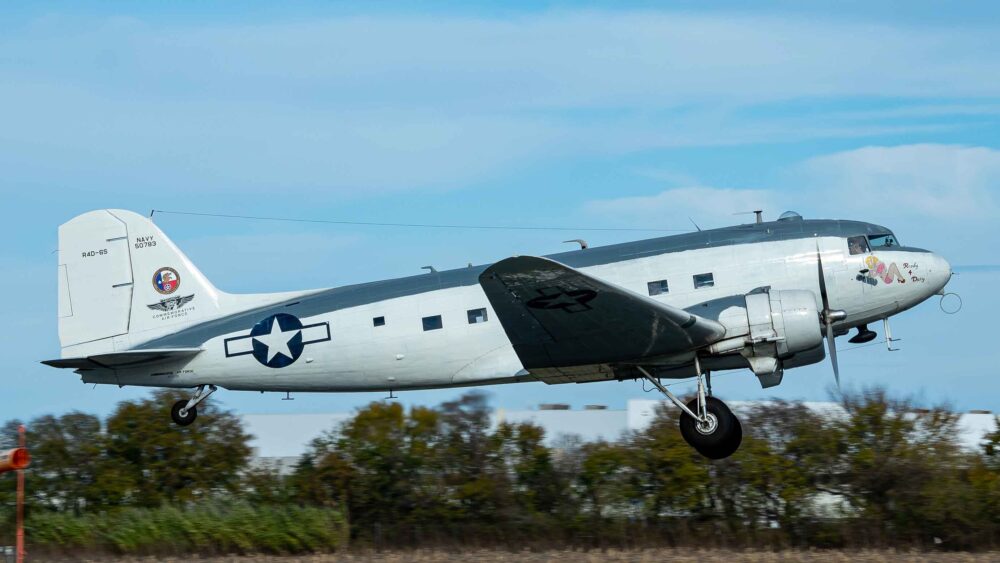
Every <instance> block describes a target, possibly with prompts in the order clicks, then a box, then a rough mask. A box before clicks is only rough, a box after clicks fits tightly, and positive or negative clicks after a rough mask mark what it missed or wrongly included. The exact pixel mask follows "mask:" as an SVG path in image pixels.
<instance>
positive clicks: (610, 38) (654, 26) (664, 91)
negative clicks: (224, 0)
mask: <svg viewBox="0 0 1000 563" xmlns="http://www.w3.org/2000/svg"><path fill="white" fill-rule="evenodd" d="M997 33H998V31H997V30H996V28H995V27H990V26H988V25H983V26H979V27H974V28H967V29H952V28H948V27H934V26H922V27H915V26H908V25H887V24H869V23H856V22H849V21H844V20H823V19H821V18H816V17H812V18H803V17H784V18H783V17H778V16H749V15H745V14H742V15H741V14H721V13H713V14H707V15H704V14H703V15H698V14H694V13H670V12H655V11H650V12H598V11H553V12H540V13H531V14H527V15H520V16H509V17H493V18H488V17H461V16H440V15H439V16H435V17H425V16H400V15H381V16H370V17H354V16H352V17H339V18H328V19H313V20H310V21H297V22H288V21H276V22H267V23H261V24H220V23H217V22H212V23H208V24H202V25H194V24H189V23H183V22H179V21H158V22H147V21H143V20H140V19H134V18H132V19H130V18H113V19H97V20H81V19H80V18H78V17H75V16H61V17H48V18H43V19H40V20H37V21H34V22H31V23H30V24H27V25H24V26H22V27H20V28H13V29H8V30H6V32H5V33H4V34H3V36H2V37H0V53H2V54H3V55H2V57H0V77H2V78H3V83H4V87H3V88H2V89H0V121H2V122H3V123H4V127H3V128H0V168H3V169H4V174H5V179H6V180H7V181H8V182H11V183H17V184H21V185H24V184H35V185H37V184H48V185H61V186H65V185H72V186H74V187H77V188H78V189H83V190H88V189H89V190H107V189H108V186H123V187H122V188H120V189H132V187H133V186H143V187H144V188H146V189H149V190H154V191H157V192H165V191H168V190H169V191H171V192H172V193H176V192H186V193H198V194H201V193H206V192H212V191H220V192H221V191H232V190H233V189H235V188H238V189H240V190H243V191H255V192H270V191H275V190H282V191H284V192H286V193H290V194H295V193H303V194H312V195H315V194H323V195H329V194H332V195H334V196H339V197H343V196H345V195H357V194H364V193H367V192H392V191H402V190H412V189H418V190H429V189H450V188H454V187H457V186H464V185H469V184H473V183H476V182H479V181H483V180H487V179H495V178H497V177H499V176H501V175H503V174H504V173H505V172H506V171H507V170H511V169H517V168H524V167H526V166H528V165H530V164H532V163H534V162H537V161H539V160H548V161H552V160H554V159H557V158H560V157H563V156H577V157H578V156H588V155H595V154H596V155H620V154H629V153H633V152H635V151H642V150H648V149H656V148H667V147H684V146H715V145H734V144H754V143H761V142H775V141H783V142H794V141H798V140H804V139H815V138H834V137H838V138H842V137H859V136H868V135H882V134H893V133H900V132H904V131H927V130H928V128H930V129H933V128H940V127H942V126H943V125H941V124H926V123H923V124H914V123H890V124H887V123H885V122H884V121H882V122H879V120H877V119H875V120H873V119H857V118H855V117H851V116H850V115H849V114H847V115H846V117H845V116H841V117H836V115H835V114H830V113H824V112H823V111H822V110H820V113H819V114H818V115H816V114H810V115H808V116H797V115H795V111H794V110H792V111H790V112H787V111H782V112H781V113H780V114H778V113H776V112H773V111H771V112H761V113H758V114H754V112H752V111H750V112H745V111H743V110H744V109H746V108H747V107H751V106H754V105H755V104H781V103H783V102H784V101H786V100H790V99H796V100H802V99H806V100H808V99H821V100H830V99H835V98H837V97H841V96H846V97H859V96H861V97H863V96H878V97H880V98H883V97H886V96H901V97H909V98H921V99H925V100H933V97H935V96H943V97H947V98H949V99H963V98H964V99H971V98H975V97H989V96H1000V81H997V80H995V79H990V77H995V76H1000V56H997V55H998V47H997V45H998V43H997V42H996V41H995V38H996V36H997ZM975 107H976V108H978V109H975V110H972V111H982V110H983V109H984V107H985V108H986V109H988V107H989V104H982V103H979V104H976V105H975ZM831 111H832V110H831ZM930 111H936V110H930ZM948 111H956V110H955V109H952V110H948ZM958 111H959V112H961V111H962V110H961V108H958ZM824 116H826V117H827V118H824ZM830 116H833V118H832V119H831V118H829V117H830Z"/></svg>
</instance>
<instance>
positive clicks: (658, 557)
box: [35, 549, 1000, 563]
mask: <svg viewBox="0 0 1000 563" xmlns="http://www.w3.org/2000/svg"><path fill="white" fill-rule="evenodd" d="M192 560H198V561H204V562H206V563H263V562H265V561H280V562H282V563H434V562H442V563H501V562H502V563H507V562H515V561H516V562H524V563H605V562H607V563H658V562H660V561H675V562H678V563H799V562H801V563H820V562H823V563H827V562H830V563H848V562H852V563H853V562H858V563H874V562H878V561H907V562H911V561H912V562H914V563H932V562H933V563H937V562H942V563H986V562H994V561H1000V552H991V553H975V554H973V553H936V552H934V553H929V552H915V551H885V550H863V551H824V550H815V551H793V550H789V551H777V552H772V551H753V550H746V551H738V550H723V549H711V550H696V549H647V550H634V551H621V550H607V551H603V552H602V551H568V550H567V551H541V552H529V551H525V552H520V553H518V552H509V551H496V550H472V551H460V552H459V551H455V552H452V551H434V550H418V551H394V552H383V553H375V552H371V553H343V554H330V555H310V556H298V557H268V556H245V557H239V556H231V557H210V558H204V559H197V558H192V557H177V558H165V559H151V558H109V559H87V560H86V561H103V562H111V563H151V562H153V561H166V562H178V563H179V562H181V561H184V562H188V561H192ZM35 561H39V559H35Z"/></svg>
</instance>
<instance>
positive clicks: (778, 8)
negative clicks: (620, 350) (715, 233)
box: [0, 2, 1000, 419]
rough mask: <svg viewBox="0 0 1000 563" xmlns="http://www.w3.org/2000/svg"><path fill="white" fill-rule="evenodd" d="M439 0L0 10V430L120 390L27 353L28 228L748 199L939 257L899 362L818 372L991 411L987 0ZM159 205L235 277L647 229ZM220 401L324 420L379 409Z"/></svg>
mask: <svg viewBox="0 0 1000 563" xmlns="http://www.w3.org/2000/svg"><path fill="white" fill-rule="evenodd" d="M449 4H450V3H444V2H431V3H426V2H420V3H415V2H401V3H395V2H384V3H383V2H380V3H377V4H375V3H349V2H339V3H335V4H333V5H331V4H329V3H302V2H300V3H282V4H280V6H281V7H280V8H278V7H276V6H277V5H274V4H272V3H255V2H250V3H239V4H238V5H237V4H235V3H214V4H211V5H210V6H208V5H205V4H204V3H194V2H175V3H170V5H169V6H168V7H163V6H160V7H151V6H144V5H135V4H134V3H122V2H110V3H109V2H105V3H87V2H73V3H68V2H66V3H49V4H45V5H32V4H29V3H22V4H19V5H17V6H11V5H5V6H3V7H2V8H0V171H2V173H0V193H2V196H3V209H4V210H5V211H6V213H5V214H4V218H5V220H4V221H3V222H0V236H2V240H3V243H2V246H0V287H2V288H3V293H4V296H5V300H4V301H5V302H4V304H3V306H2V307H0V311H2V312H0V315H2V317H0V318H2V320H3V322H2V323H0V342H2V344H0V350H2V351H3V352H4V357H5V358H7V366H6V369H5V370H4V374H3V375H2V376H0V378H2V382H3V385H4V387H5V389H6V392H5V393H4V395H3V399H0V419H6V418H11V417H22V418H30V417H33V416H37V415H39V414H43V413H48V412H64V411H67V410H71V409H80V410H84V411H88V412H96V413H102V414H103V413H106V412H108V411H109V410H110V409H111V408H113V406H114V403H115V402H117V401H118V400H121V399H126V398H132V397H137V396H141V395H144V394H145V393H146V392H147V391H145V390H142V389H131V388H126V389H116V388H106V387H98V388H92V387H90V386H84V385H82V384H81V383H80V382H79V381H78V379H77V378H76V376H74V375H72V374H71V373H70V372H66V371H57V370H54V369H51V368H47V367H45V366H41V365H39V364H38V361H39V360H42V359H48V358H53V357H57V356H58V353H59V348H58V338H57V334H56V320H55V317H56V315H55V306H56V299H55V286H56V280H55V256H54V255H53V254H52V252H53V250H54V249H55V246H56V228H57V226H58V225H59V224H60V223H62V222H63V221H65V220H67V219H69V218H71V217H73V216H74V215H76V214H78V213H82V212H84V211H87V210H91V209H96V208H104V207H116V208H126V209H132V210H135V211H138V212H143V213H146V212H148V211H149V210H151V209H166V210H180V211H194V212H205V213H230V214H245V215H268V216H283V217H301V218H312V219H333V220H336V219H340V220H355V221H378V222H408V223H413V222H420V223H451V224H454V223H485V224H503V225H521V226H569V227H577V228H596V227H629V228H647V229H689V228H690V223H689V221H688V217H692V218H693V219H694V220H696V221H697V222H698V223H699V224H700V225H701V226H702V227H716V226H724V225H728V224H732V223H737V222H742V221H746V220H747V219H748V217H746V216H736V215H733V214H734V213H737V212H742V211H748V210H751V209H755V208H763V209H765V210H766V214H767V216H768V217H771V218H773V217H776V216H777V215H778V214H779V213H781V212H782V211H784V210H786V209H795V210H797V211H799V212H801V213H802V214H803V215H805V216H807V217H825V218H854V219H861V220H869V221H873V222H877V223H880V224H885V225H888V226H890V227H892V228H893V229H894V230H895V231H896V233H897V234H898V235H899V237H900V238H901V239H902V241H903V242H904V243H906V244H910V245H914V246H921V247H925V248H930V249H933V250H935V251H937V252H939V253H941V254H943V255H944V256H946V257H947V258H948V259H949V260H950V261H951V262H952V263H953V264H955V265H957V266H958V270H959V272H960V275H959V276H957V277H956V278H955V279H954V280H953V282H952V285H951V288H952V289H953V290H954V291H957V292H959V293H960V294H961V295H962V297H963V299H964V303H965V306H964V309H963V310H962V311H961V313H959V314H957V315H952V316H948V315H944V314H943V313H942V312H941V311H940V310H939V309H938V307H937V303H936V302H934V301H931V302H928V303H925V304H924V305H922V306H921V307H919V308H917V309H915V310H913V311H910V312H908V313H905V314H904V315H902V316H900V317H897V319H896V320H895V322H894V332H895V333H896V335H897V336H900V337H902V338H903V339H904V340H903V341H902V342H900V343H899V346H900V347H901V348H902V351H900V352H893V353H889V352H886V351H885V350H884V348H882V347H880V346H870V347H867V348H863V349H857V350H850V351H844V353H843V354H842V364H843V366H842V371H843V380H844V383H845V385H846V386H847V387H848V388H860V387H863V386H866V385H872V384H880V385H885V386H888V387H890V388H891V389H893V390H895V391H897V392H898V393H899V394H901V395H905V396H911V397H914V398H916V399H917V400H919V401H921V402H925V403H934V402H939V401H948V402H950V403H951V404H952V405H954V406H956V407H957V408H962V409H965V408H988V409H994V410H998V411H1000V377H998V376H1000V371H998V368H997V367H996V364H997V363H998V360H1000V355H998V352H997V350H996V346H995V344H994V340H995V339H994V338H993V336H992V331H993V330H994V326H995V316H996V313H997V312H998V307H997V305H998V300H1000V297H998V296H997V293H996V290H995V288H996V287H998V283H997V282H998V281H1000V267H997V266H996V265H997V264H1000V257H998V252H997V250H996V246H997V243H998V242H1000V227H998V225H997V221H996V218H997V216H998V201H1000V198H998V194H997V191H998V186H1000V42H998V41H997V40H996V39H997V37H1000V24H998V23H997V22H998V21H1000V19H998V18H997V15H998V13H997V12H998V11H1000V9H998V8H997V7H996V5H995V4H993V3H954V4H950V5H949V6H948V8H947V11H943V10H942V9H941V8H940V4H939V3H936V2H911V3H907V4H906V8H905V9H902V8H899V4H898V3H881V2H848V3H840V4H838V8H837V10H836V11H835V12H834V11H832V10H829V9H826V8H824V7H822V5H821V4H815V3H802V2H771V3H765V4H764V5H762V6H761V7H760V8H759V9H757V10H755V11H752V12H751V11H747V10H744V9H743V8H742V7H741V6H742V3H726V2H723V3H717V4H713V7H712V8H711V9H704V8H703V7H702V6H701V4H702V3H699V2H681V3H675V4H672V5H671V4H663V3H644V2H629V3H621V2H615V3H601V2H586V3H564V2H550V3H543V4H528V3H518V2H513V3H499V4H486V3H465V4H463V6H462V7H461V8H458V9H456V8H453V7H452V6H450V5H449ZM156 220H157V223H158V224H159V225H160V227H161V228H162V229H163V230H164V231H166V232H167V233H168V234H169V235H170V236H171V237H172V238H173V239H174V240H175V242H177V243H178V244H179V245H180V246H181V248H182V249H184V250H185V252H186V253H187V254H188V255H189V256H190V257H191V258H192V259H193V260H194V261H195V262H196V263H197V264H198V265H199V267H200V268H201V269H202V270H203V271H204V272H205V274H206V275H208V276H209V278H210V279H212V280H213V282H214V283H215V284H216V285H218V286H219V287H220V288H222V289H224V290H227V291H233V292H244V291H245V292H258V291H270V290H287V289H300V288H313V287H326V286H336V285H343V284H348V283H355V282H360V281H367V280H371V279H379V278H385V277H393V276H401V275H408V274H413V273H416V272H419V268H420V267H421V266H424V265H426V264H433V265H435V266H436V267H438V268H439V269H443V268H447V267H456V266H462V265H465V264H466V263H467V262H474V263H486V262H490V261H493V260H496V259H498V258H501V257H504V256H507V255H510V254H514V253H532V254H536V253H549V252H555V251H559V250H562V249H565V248H567V246H566V245H564V244H562V243H561V241H562V240H565V239H567V238H577V237H582V238H585V239H587V240H589V241H590V242H591V244H603V243H611V242H617V241H622V240H630V239H635V238H642V237H643V236H646V235H645V234H643V233H628V232H608V231H603V232H602V231H584V230H579V231H567V232H547V231H455V230H416V229H400V228H375V227H348V226H332V225H308V224H301V223H278V222H245V221H238V220H226V219H206V218H197V217H189V216H180V215H158V216H157V218H156ZM654 234H655V233H652V232H651V233H649V236H653V235H654ZM971 266H980V267H971ZM848 346H849V345H848V344H847V343H846V342H841V347H842V348H847V347H848ZM831 382H832V377H831V375H830V368H829V365H828V364H821V365H818V366H810V367H807V368H802V369H798V370H794V371H791V372H789V373H788V374H787V375H786V379H785V383H783V385H782V386H781V387H778V388H776V389H772V390H768V391H762V390H761V389H760V388H759V385H758V384H757V382H756V380H755V378H753V377H752V376H751V375H750V374H749V372H746V373H742V372H739V373H737V372H734V373H731V374H727V375H720V377H718V378H717V379H716V386H715V387H716V392H717V394H719V395H720V396H722V397H723V398H729V399H748V398H757V397H770V396H777V397H781V398H786V399H810V400H817V399H820V400H821V399H825V398H826V397H827V396H828V393H829V390H830V385H831ZM489 391H490V392H491V393H492V394H493V400H494V403H495V404H497V405H498V406H502V407H506V408H525V407H528V406H531V405H536V404H538V403H542V402H568V403H571V404H573V405H574V406H577V407H578V406H581V405H583V404H586V403H602V404H608V405H609V406H611V407H612V408H621V407H623V406H624V404H625V401H626V400H627V399H629V398H633V397H638V396H642V391H641V388H640V386H639V385H638V384H635V383H613V384H593V385H571V386H545V385H542V384H522V385H513V386H502V387H494V388H490V389H489ZM460 392H461V391H460V390H459V391H456V390H447V391H426V392H410V393H403V394H402V400H403V401H404V402H406V403H436V402H439V401H442V400H446V399H448V398H450V397H453V396H455V395H456V394H457V393H460ZM217 396H218V397H219V398H220V399H222V400H223V401H224V402H225V404H226V405H228V406H230V407H232V408H235V409H238V410H240V411H243V412H292V411H301V412H323V411H340V410H349V409H352V408H354V407H357V406H360V405H363V404H365V403H367V402H368V401H371V400H374V399H378V398H380V397H381V396H382V395H381V394H377V393H375V394H367V393H366V394H342V395H333V394H330V395H305V394H299V395H297V396H296V401H294V402H281V401H279V400H278V399H279V396H277V395H263V396H261V395H257V394H251V393H236V392H222V393H220V394H219V395H217Z"/></svg>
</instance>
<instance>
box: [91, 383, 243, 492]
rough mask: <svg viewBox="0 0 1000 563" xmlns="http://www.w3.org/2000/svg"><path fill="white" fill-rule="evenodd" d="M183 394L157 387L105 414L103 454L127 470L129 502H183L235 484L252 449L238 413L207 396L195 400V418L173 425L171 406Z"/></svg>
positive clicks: (223, 490)
mask: <svg viewBox="0 0 1000 563" xmlns="http://www.w3.org/2000/svg"><path fill="white" fill-rule="evenodd" d="M182 398H185V394H183V393H182V392H179V391H170V390H160V391H156V392H154V393H153V395H152V397H150V398H147V399H141V400H137V401H124V402H122V403H119V404H118V407H117V408H116V409H115V411H114V413H113V414H112V415H111V416H110V417H109V418H108V423H107V456H108V460H109V462H110V463H111V464H112V465H113V466H116V467H120V468H122V470H123V471H124V472H125V474H126V478H127V479H128V481H129V483H130V488H129V490H128V492H127V494H126V495H125V498H126V500H127V502H128V503H129V504H132V505H134V506H147V507H155V506H159V505H161V504H164V503H178V504H183V503H187V502H191V501H195V500H198V499H202V498H205V497H207V496H209V495H211V494H213V493H216V492H236V491H237V490H238V488H239V485H240V474H241V471H242V470H244V469H245V468H246V466H247V462H248V460H249V458H250V453H251V452H250V446H249V445H248V441H249V439H250V436H249V435H248V434H246V432H244V431H243V427H242V424H241V422H240V419H239V418H238V417H237V416H236V415H234V414H233V413H231V412H229V411H224V410H220V409H219V408H218V407H216V406H215V404H214V403H212V402H211V401H210V400H209V401H205V402H204V403H202V404H201V405H199V407H198V421H197V422H196V423H195V424H192V425H191V426H187V427H179V426H176V425H174V424H172V423H171V422H170V407H171V405H173V404H174V402H176V401H178V400H180V399H182Z"/></svg>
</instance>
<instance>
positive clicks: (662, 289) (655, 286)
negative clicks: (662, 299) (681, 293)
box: [646, 280, 670, 295]
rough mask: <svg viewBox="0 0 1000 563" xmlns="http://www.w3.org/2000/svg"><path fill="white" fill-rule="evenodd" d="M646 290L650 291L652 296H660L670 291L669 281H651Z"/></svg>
mask: <svg viewBox="0 0 1000 563" xmlns="http://www.w3.org/2000/svg"><path fill="white" fill-rule="evenodd" d="M646 288H647V289H648V290H649V294H650V295H659V294H661V293H667V292H669V291H670V286H668V285H667V280H656V281H651V282H649V283H647V284H646Z"/></svg>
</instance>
